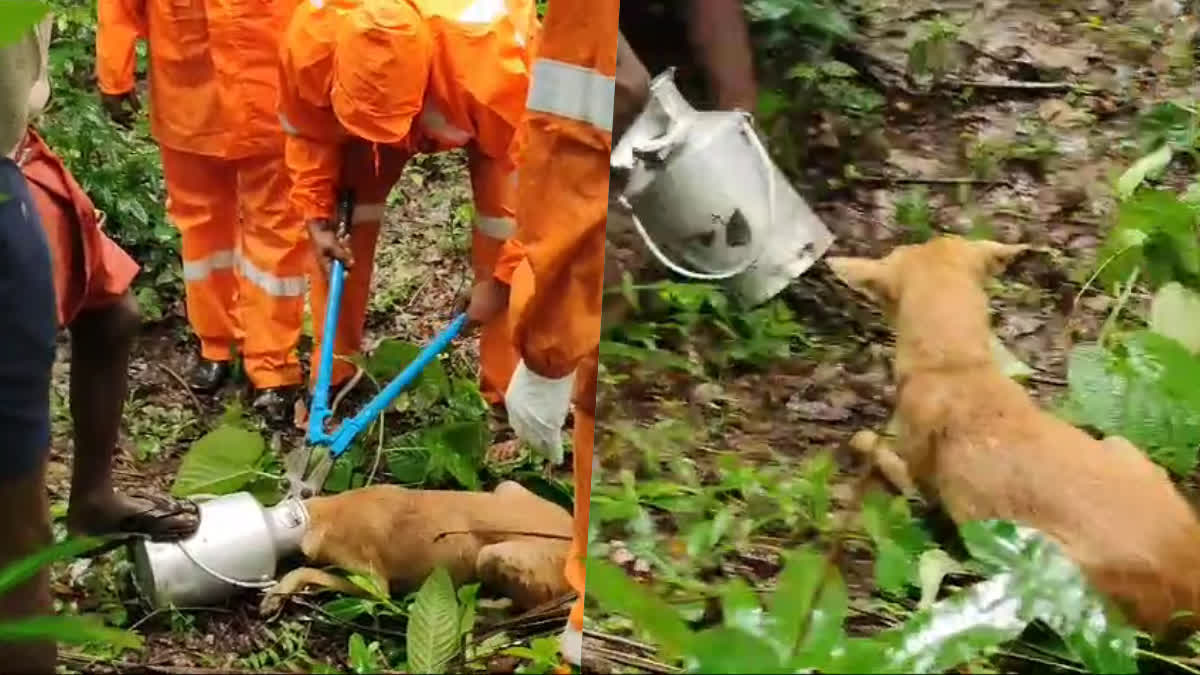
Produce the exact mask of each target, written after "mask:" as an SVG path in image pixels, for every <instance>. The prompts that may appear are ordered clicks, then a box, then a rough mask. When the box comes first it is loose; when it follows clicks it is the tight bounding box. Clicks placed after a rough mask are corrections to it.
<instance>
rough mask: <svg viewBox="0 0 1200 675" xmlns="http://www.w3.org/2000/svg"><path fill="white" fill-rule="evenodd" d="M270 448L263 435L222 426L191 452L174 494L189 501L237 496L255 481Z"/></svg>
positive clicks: (188, 454)
mask: <svg viewBox="0 0 1200 675" xmlns="http://www.w3.org/2000/svg"><path fill="white" fill-rule="evenodd" d="M266 447H267V444H266V442H265V441H264V440H263V437H262V436H261V435H260V434H258V433H256V432H253V431H247V430H245V429H239V428H237V427H235V426H232V425H230V424H222V425H221V426H219V427H217V428H216V429H213V430H212V431H210V432H209V433H207V434H205V435H204V436H203V437H202V438H200V440H198V441H196V442H195V443H194V444H193V445H192V447H191V448H189V449H188V451H187V454H185V455H184V456H183V462H182V463H181V464H180V465H179V473H178V474H177V475H176V477H175V485H174V487H173V489H172V490H171V493H172V494H173V495H175V496H176V497H187V496H190V495H196V494H214V495H225V494H229V493H232V492H236V491H238V490H240V489H241V488H243V487H244V486H245V485H247V484H248V483H249V482H250V481H251V480H253V479H254V477H255V472H256V466H257V464H258V460H259V458H260V457H261V456H262V454H263V451H264V450H266Z"/></svg>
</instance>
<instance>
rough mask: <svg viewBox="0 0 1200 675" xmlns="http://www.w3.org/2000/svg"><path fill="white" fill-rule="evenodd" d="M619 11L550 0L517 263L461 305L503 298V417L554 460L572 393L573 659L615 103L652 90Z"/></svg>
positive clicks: (565, 646) (522, 188)
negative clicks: (631, 54)
mask: <svg viewBox="0 0 1200 675" xmlns="http://www.w3.org/2000/svg"><path fill="white" fill-rule="evenodd" d="M619 13H620V2H619V0H590V1H584V0H551V2H550V5H549V9H548V12H547V15H546V18H545V21H544V24H543V29H542V30H543V33H542V37H541V43H540V46H539V50H538V58H537V61H536V62H535V64H534V68H533V85H532V87H531V89H530V92H529V100H528V105H527V112H526V118H525V121H524V123H523V126H522V139H521V144H522V146H523V148H522V152H521V155H520V167H521V169H520V175H519V182H518V201H517V205H518V206H517V233H516V236H515V238H514V241H513V242H511V243H510V244H509V246H508V247H507V248H506V250H505V259H504V260H503V261H502V262H501V264H500V265H498V268H500V269H503V270H506V271H507V270H509V269H511V268H513V267H514V266H515V270H514V271H512V272H511V273H509V278H507V279H506V278H503V277H502V276H501V275H499V274H497V275H496V276H495V277H494V278H493V279H490V280H486V281H483V282H481V283H480V284H478V285H477V286H476V287H475V288H474V289H473V291H472V296H473V297H472V306H471V308H470V309H469V310H468V314H469V315H471V316H472V317H473V318H474V319H475V320H476V321H486V320H487V319H488V317H489V316H490V314H491V313H492V312H496V311H500V310H498V309H497V307H500V306H502V305H503V304H504V303H503V300H505V299H506V300H507V305H508V318H509V321H510V326H511V331H512V336H513V344H514V346H515V347H516V349H517V351H518V353H519V354H520V357H521V361H520V362H519V363H518V365H517V368H516V371H515V372H514V373H513V376H512V380H511V382H510V384H509V386H508V389H507V391H506V393H505V406H506V408H507V410H508V418H509V422H510V423H511V424H512V427H513V430H514V431H515V432H516V433H517V436H518V437H519V438H521V439H522V441H524V442H525V443H526V444H528V445H530V446H532V447H534V448H535V449H537V450H540V451H541V452H543V453H544V454H546V455H547V456H548V457H549V458H550V460H551V461H552V462H555V463H557V462H561V461H562V456H563V448H562V427H563V426H564V425H565V424H566V419H567V414H568V412H569V409H570V407H571V402H572V400H573V402H574V408H575V424H574V434H573V446H574V478H575V526H574V537H573V540H572V542H571V552H570V554H569V555H568V558H567V566H566V576H567V580H568V581H569V582H570V583H571V586H572V587H573V588H574V589H575V590H576V592H577V593H578V594H579V596H578V598H577V599H576V601H575V604H574V606H573V607H572V609H571V614H570V617H569V619H568V622H567V627H566V630H565V631H564V633H563V638H562V653H563V656H564V657H565V658H566V660H567V661H569V662H571V663H573V664H575V665H579V664H580V661H581V659H582V650H583V606H584V590H585V570H584V560H585V557H586V556H587V533H588V512H589V505H590V501H591V492H592V464H593V454H594V453H593V447H594V445H593V444H594V436H595V427H596V375H597V367H598V358H599V344H600V300H601V295H602V286H603V278H604V242H605V221H606V218H607V213H608V183H609V168H608V165H609V155H610V154H611V153H612V138H613V134H612V132H613V117H614V107H615V108H616V109H617V117H618V121H619V122H620V123H622V124H627V123H628V122H629V121H631V119H632V116H633V115H636V112H637V111H640V110H641V107H642V105H641V104H642V103H644V102H645V98H646V96H647V94H648V92H647V90H646V89H645V85H646V83H645V82H642V83H641V84H642V89H641V90H640V94H637V92H634V91H632V90H626V89H624V88H623V87H618V86H617V83H616V79H617V78H616V74H617V68H618V66H617V52H618V49H617V46H618V41H619V33H618V28H617V19H618V15H619ZM622 51H623V52H626V51H627V50H626V49H624V46H623V49H622ZM643 73H644V70H643ZM631 94H637V95H639V96H640V98H641V101H640V103H639V102H631V100H630V99H631ZM635 97H636V96H635ZM510 255H511V256H514V260H509V259H508V256H510ZM505 285H507V286H508V288H507V289H505V288H503V287H504V286H505Z"/></svg>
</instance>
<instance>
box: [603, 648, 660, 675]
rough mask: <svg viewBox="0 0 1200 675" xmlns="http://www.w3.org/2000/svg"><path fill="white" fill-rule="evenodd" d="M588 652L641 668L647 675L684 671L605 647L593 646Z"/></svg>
mask: <svg viewBox="0 0 1200 675" xmlns="http://www.w3.org/2000/svg"><path fill="white" fill-rule="evenodd" d="M586 651H587V653H588V656H599V657H601V658H603V659H607V660H609V661H613V662H616V663H622V664H625V665H627V666H632V667H634V668H639V669H641V670H642V671H644V672H647V673H664V674H665V675H669V674H671V673H681V672H683V671H682V669H680V668H676V667H675V666H669V665H667V664H665V663H659V662H658V661H652V660H650V659H645V658H642V657H640V656H633V655H632V654H622V653H621V652H617V651H613V650H611V649H605V648H604V647H596V646H594V645H593V646H589V647H588V648H587V650H586Z"/></svg>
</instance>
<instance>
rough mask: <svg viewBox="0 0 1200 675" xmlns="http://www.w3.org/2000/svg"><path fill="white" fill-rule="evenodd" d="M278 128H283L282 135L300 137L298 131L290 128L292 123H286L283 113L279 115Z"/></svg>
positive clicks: (286, 119)
mask: <svg viewBox="0 0 1200 675" xmlns="http://www.w3.org/2000/svg"><path fill="white" fill-rule="evenodd" d="M279 126H281V127H283V133H285V134H287V135H288V136H298V135H300V131H299V130H297V129H296V127H294V126H292V123H291V122H289V121H288V118H287V117H286V116H285V115H284V114H283V113H279Z"/></svg>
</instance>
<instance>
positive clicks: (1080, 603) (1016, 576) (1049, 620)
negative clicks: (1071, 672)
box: [960, 521, 1137, 673]
mask: <svg viewBox="0 0 1200 675" xmlns="http://www.w3.org/2000/svg"><path fill="white" fill-rule="evenodd" d="M960 531H961V533H962V537H963V541H964V543H965V544H966V546H967V549H968V550H969V551H970V552H971V555H972V556H973V557H975V558H976V559H978V560H980V561H982V562H984V563H985V564H990V565H992V566H994V567H996V568H997V569H1002V570H1005V572H1004V573H1003V574H1001V576H1000V577H998V578H1004V577H1005V576H1006V575H1007V576H1008V579H1009V582H1008V584H1007V589H1006V590H1007V594H1008V595H1009V596H1010V597H1016V598H1019V599H1020V605H1019V611H1018V615H1019V616H1020V617H1021V618H1022V619H1024V620H1026V621H1031V620H1033V619H1038V620H1041V621H1042V622H1043V623H1045V624H1046V625H1047V626H1049V627H1050V628H1051V629H1052V630H1053V631H1054V632H1055V633H1057V634H1058V635H1059V637H1061V638H1062V639H1063V641H1064V642H1066V644H1067V647H1068V648H1069V649H1070V650H1071V652H1072V653H1073V654H1074V655H1075V656H1076V657H1078V658H1079V659H1080V660H1081V661H1083V663H1084V665H1086V666H1087V667H1088V669H1089V670H1090V671H1091V672H1093V673H1136V672H1137V660H1136V658H1135V654H1136V652H1137V634H1136V631H1135V630H1134V629H1133V628H1131V627H1129V626H1128V625H1127V624H1126V623H1125V622H1124V621H1123V620H1121V619H1120V618H1119V617H1118V616H1117V615H1115V614H1110V612H1109V609H1108V603H1107V601H1106V600H1105V599H1104V598H1103V597H1102V596H1101V595H1100V594H1099V593H1097V592H1096V591H1095V590H1093V589H1092V588H1091V587H1090V586H1089V585H1088V583H1087V581H1086V580H1085V579H1084V576H1083V572H1082V571H1081V570H1080V569H1079V567H1078V566H1077V565H1076V564H1075V563H1074V562H1073V561H1072V560H1071V559H1070V558H1068V557H1067V556H1066V554H1065V553H1064V552H1063V551H1062V550H1061V549H1060V548H1059V547H1058V546H1057V545H1056V544H1055V543H1053V542H1052V541H1050V539H1048V538H1047V537H1046V536H1045V535H1043V534H1041V533H1039V532H1037V531H1036V530H1033V529H1031V528H1028V527H1021V526H1017V525H1014V524H1013V523H1009V522H1003V521H982V522H975V523H966V524H964V526H963V527H962V528H960Z"/></svg>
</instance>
